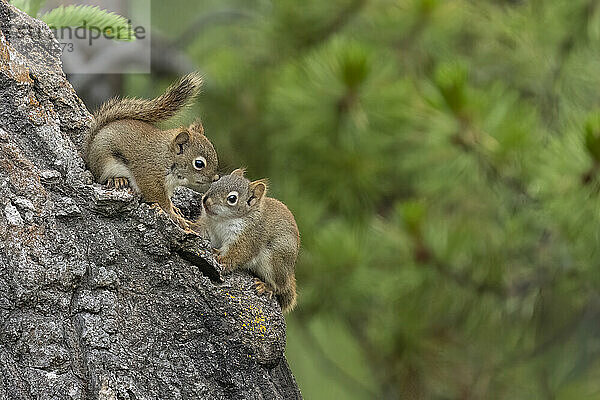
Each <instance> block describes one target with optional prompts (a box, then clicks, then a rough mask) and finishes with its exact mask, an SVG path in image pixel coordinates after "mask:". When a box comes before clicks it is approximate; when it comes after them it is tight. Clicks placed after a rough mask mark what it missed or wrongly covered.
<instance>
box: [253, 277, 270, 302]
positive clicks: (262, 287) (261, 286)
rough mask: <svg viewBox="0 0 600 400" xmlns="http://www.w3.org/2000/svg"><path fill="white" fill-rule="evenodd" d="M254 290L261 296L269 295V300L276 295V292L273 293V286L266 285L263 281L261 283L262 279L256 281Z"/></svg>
mask: <svg viewBox="0 0 600 400" xmlns="http://www.w3.org/2000/svg"><path fill="white" fill-rule="evenodd" d="M254 288H255V289H256V292H257V293H258V294H259V295H261V294H263V293H267V294H268V295H269V299H270V298H272V297H273V295H274V294H275V292H274V291H273V289H272V288H271V286H270V285H269V284H267V283H264V282H263V281H261V280H260V279H255V280H254Z"/></svg>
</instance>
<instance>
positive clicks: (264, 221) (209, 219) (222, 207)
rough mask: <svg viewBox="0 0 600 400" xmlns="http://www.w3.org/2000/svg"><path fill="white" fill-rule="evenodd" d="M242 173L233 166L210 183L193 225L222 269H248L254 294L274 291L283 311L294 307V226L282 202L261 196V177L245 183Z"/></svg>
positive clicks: (263, 185) (296, 240)
mask: <svg viewBox="0 0 600 400" xmlns="http://www.w3.org/2000/svg"><path fill="white" fill-rule="evenodd" d="M244 172H245V171H244V170H243V169H236V170H234V171H233V172H232V173H231V174H230V175H225V176H222V177H221V178H220V179H218V180H217V181H215V182H213V183H212V184H211V186H210V188H209V189H208V191H207V192H206V193H205V194H204V196H203V198H202V208H203V210H202V211H203V212H202V215H201V216H200V219H199V220H198V223H197V225H196V228H198V229H200V228H202V229H205V230H206V232H207V233H208V236H209V238H210V241H211V246H212V247H213V249H214V251H215V253H216V254H217V257H216V258H217V261H218V262H219V263H220V264H222V265H223V266H224V267H225V271H227V272H230V271H232V270H234V269H236V268H243V269H247V270H249V271H251V272H253V273H254V274H255V275H257V276H258V279H256V280H255V285H256V290H257V292H258V293H259V294H263V293H268V294H269V297H272V296H273V295H275V296H276V297H277V299H278V301H279V304H280V305H281V308H282V311H283V312H284V313H287V312H289V311H291V310H292V309H293V308H294V306H295V305H296V278H295V276H294V271H295V263H296V258H297V256H298V251H299V250H300V234H299V232H298V226H297V225H296V221H295V220H294V216H293V215H292V213H291V211H290V210H289V209H288V208H287V207H286V206H285V204H283V203H282V202H280V201H279V200H276V199H273V198H271V197H267V196H266V192H267V181H266V180H265V179H260V180H257V181H254V182H250V181H249V180H248V179H246V178H245V177H244Z"/></svg>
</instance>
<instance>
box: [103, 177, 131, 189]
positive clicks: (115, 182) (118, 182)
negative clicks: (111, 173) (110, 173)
mask: <svg viewBox="0 0 600 400" xmlns="http://www.w3.org/2000/svg"><path fill="white" fill-rule="evenodd" d="M106 186H108V187H109V188H114V189H125V188H129V187H131V186H130V185H129V180H128V179H127V178H116V177H115V178H108V180H107V181H106Z"/></svg>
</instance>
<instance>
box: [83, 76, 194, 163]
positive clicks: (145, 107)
mask: <svg viewBox="0 0 600 400" xmlns="http://www.w3.org/2000/svg"><path fill="white" fill-rule="evenodd" d="M201 86H202V77H201V76H200V74H198V73H191V74H188V75H186V76H184V77H183V78H181V79H180V80H179V81H178V82H177V83H175V84H173V85H171V86H169V88H168V89H167V90H166V91H165V93H163V94H161V95H160V96H158V97H156V98H154V99H152V100H145V99H136V98H124V99H119V98H114V99H111V100H108V101H107V102H106V103H104V104H102V105H101V106H100V108H99V109H98V110H97V111H96V112H95V113H94V122H93V125H92V127H91V129H90V131H89V133H88V136H87V138H86V145H85V147H86V153H87V152H88V148H89V145H90V144H91V142H92V141H93V140H94V137H95V136H96V133H98V131H99V130H100V129H102V127H104V126H106V125H107V124H109V123H111V122H113V121H117V120H122V119H135V120H138V121H144V122H148V123H151V124H153V123H156V122H159V121H164V120H167V119H169V118H171V117H172V116H174V115H175V114H176V113H177V112H178V111H179V110H181V109H182V108H183V107H185V106H186V105H188V104H189V103H190V101H191V100H193V99H194V97H196V95H197V94H198V93H199V92H200V87H201Z"/></svg>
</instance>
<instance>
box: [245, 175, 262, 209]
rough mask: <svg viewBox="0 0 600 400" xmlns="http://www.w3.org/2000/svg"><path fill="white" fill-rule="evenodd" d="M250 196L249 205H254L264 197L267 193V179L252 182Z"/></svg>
mask: <svg viewBox="0 0 600 400" xmlns="http://www.w3.org/2000/svg"><path fill="white" fill-rule="evenodd" d="M249 191H250V198H249V199H248V205H250V206H253V205H254V204H256V203H257V202H258V201H260V199H262V198H263V196H264V195H265V193H267V180H266V179H259V180H257V181H254V182H250V190H249Z"/></svg>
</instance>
